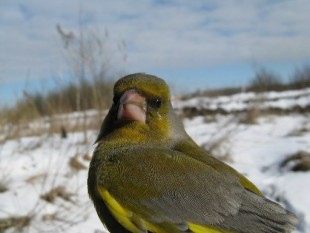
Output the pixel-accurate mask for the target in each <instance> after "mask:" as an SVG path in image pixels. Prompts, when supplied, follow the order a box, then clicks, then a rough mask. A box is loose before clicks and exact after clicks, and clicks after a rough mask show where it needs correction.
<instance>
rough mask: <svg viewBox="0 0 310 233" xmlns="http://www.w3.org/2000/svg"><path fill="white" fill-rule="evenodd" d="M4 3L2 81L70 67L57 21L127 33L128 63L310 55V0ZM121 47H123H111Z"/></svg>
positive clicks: (138, 66)
mask: <svg viewBox="0 0 310 233" xmlns="http://www.w3.org/2000/svg"><path fill="white" fill-rule="evenodd" d="M166 2H167V3H159V2H158V1H151V0H148V1H144V0H143V1H142V0H138V1H124V0H119V1H107V0H105V1H99V0H90V1H87V2H86V1H83V2H82V1H81V2H80V3H77V1H73V0H68V1H63V0H55V1H49V2H46V1H41V0H28V1H26V2H25V1H21V0H20V1H4V4H3V5H2V7H1V8H0V50H1V53H0V62H1V67H0V80H1V79H12V78H16V79H18V78H24V77H25V75H26V70H31V71H32V72H31V73H32V76H33V77H34V78H36V77H37V78H39V77H48V76H49V75H50V72H51V71H53V72H56V73H57V72H58V71H60V70H62V69H64V67H65V61H64V59H63V57H62V56H61V54H60V49H61V48H60V45H59V43H58V42H59V38H58V35H57V33H56V30H55V25H56V24H57V23H59V24H61V25H62V26H63V28H65V29H67V30H73V31H75V32H76V31H77V28H78V20H79V12H81V13H82V18H84V19H86V20H85V24H87V25H88V26H90V27H93V28H95V29H96V30H97V29H98V30H99V31H104V30H105V28H107V29H108V30H109V32H110V35H111V40H114V41H116V42H119V41H121V40H122V39H124V40H125V41H126V44H127V47H128V66H129V67H130V68H129V69H134V70H141V71H142V70H145V69H161V68H184V67H197V66H200V67H201V66H208V65H211V64H221V63H236V62H248V61H251V60H258V61H270V60H275V61H277V60H280V61H281V60H303V59H309V54H310V45H309V44H310V43H309V41H310V24H309V22H310V14H309V11H310V2H309V1H307V0H295V1H289V0H281V1H267V0H253V1H244V0H230V1H215V0H213V1H211V0H208V1H202V0H193V1H175V0H174V1H166ZM111 46H115V47H116V45H111Z"/></svg>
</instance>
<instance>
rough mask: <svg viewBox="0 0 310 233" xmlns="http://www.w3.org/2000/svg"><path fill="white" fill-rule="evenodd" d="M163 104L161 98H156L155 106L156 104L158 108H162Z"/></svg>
mask: <svg viewBox="0 0 310 233" xmlns="http://www.w3.org/2000/svg"><path fill="white" fill-rule="evenodd" d="M161 105H162V101H161V99H160V98H158V99H156V100H155V106H156V108H160V107H161Z"/></svg>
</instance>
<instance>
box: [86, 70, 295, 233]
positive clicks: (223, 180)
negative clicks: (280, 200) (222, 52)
mask: <svg viewBox="0 0 310 233" xmlns="http://www.w3.org/2000/svg"><path fill="white" fill-rule="evenodd" d="M128 90H134V91H135V92H137V93H139V95H141V96H143V98H145V102H146V105H147V110H146V112H145V114H146V120H145V122H140V121H135V120H127V119H124V118H122V115H120V114H119V109H120V99H121V98H123V97H122V96H124V95H127V94H124V93H126V92H127V91H128ZM114 93H115V98H114V104H113V106H112V107H111V109H110V111H109V113H108V115H107V117H106V119H105V120H104V122H103V125H102V127H101V132H100V134H99V136H98V139H97V142H98V146H97V148H96V150H95V152H94V156H93V158H92V161H91V164H90V168H89V176H88V191H89V194H90V197H91V199H92V200H93V202H94V205H95V207H96V210H97V213H98V215H99V217H100V219H101V221H102V222H103V224H104V225H106V226H107V227H108V229H109V231H110V232H111V233H114V232H117V233H122V232H124V233H126V232H137V233H138V232H154V233H155V232H157V233H174V232H175V233H181V232H196V233H203V232H205V233H207V232H212V233H215V232H244V233H246V232H248V233H255V232H257V233H258V232H259V233H261V232H266V233H267V232H268V233H278V232H279V233H280V232H291V231H292V230H293V229H294V225H295V224H296V218H295V217H294V215H292V214H290V213H288V212H287V211H286V210H285V209H283V208H282V207H281V206H279V205H278V204H276V203H274V202H271V201H269V200H267V199H266V198H264V197H263V196H262V195H261V193H260V191H259V190H258V189H257V188H256V186H255V185H254V184H252V183H251V182H250V181H249V180H247V179H246V178H245V177H244V176H242V175H241V174H240V173H238V172H237V171H235V170H234V169H233V168H231V167H229V166H228V165H226V164H224V163H222V162H220V161H219V160H217V159H215V158H214V157H211V156H209V155H208V154H207V153H206V152H205V151H204V150H202V149H201V148H200V147H198V146H197V144H195V142H194V141H193V140H192V139H191V138H190V137H189V136H188V135H187V133H186V132H185V130H184V128H183V126H182V123H181V122H180V121H179V120H178V119H177V117H176V115H175V114H174V112H173V109H172V107H171V103H170V94H169V89H168V87H167V85H166V84H165V83H164V81H163V80H161V79H158V78H157V77H154V76H150V75H146V74H134V75H130V76H127V77H124V78H122V79H121V80H119V81H118V82H117V83H116V85H115V88H114ZM127 93H128V92H127ZM128 96H129V94H128ZM125 97H126V98H127V96H125ZM130 98H133V97H132V96H129V97H128V99H130ZM159 99H160V103H161V104H160V106H159V104H157V105H156V104H154V103H158V100H159ZM156 101H157V102H156ZM121 104H122V103H121ZM125 104H127V105H132V104H136V103H135V102H134V100H132V99H130V101H127V102H126V103H125ZM125 104H124V105H125ZM125 107H128V109H129V110H128V111H132V110H131V106H125ZM125 107H124V108H125ZM124 111H127V110H126V109H125V110H124ZM121 113H122V112H121Z"/></svg>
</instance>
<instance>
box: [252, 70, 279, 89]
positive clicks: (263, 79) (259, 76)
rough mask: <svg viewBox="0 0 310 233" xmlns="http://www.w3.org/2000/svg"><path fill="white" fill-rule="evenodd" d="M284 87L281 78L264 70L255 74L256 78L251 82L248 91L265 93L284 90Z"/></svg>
mask: <svg viewBox="0 0 310 233" xmlns="http://www.w3.org/2000/svg"><path fill="white" fill-rule="evenodd" d="M283 89H284V85H283V83H282V81H281V78H280V76H278V75H276V74H274V73H272V72H270V71H267V70H266V69H264V68H262V69H260V70H258V71H257V72H256V73H255V76H254V78H253V79H252V80H251V81H250V84H249V86H248V90H250V91H256V92H263V91H271V90H283Z"/></svg>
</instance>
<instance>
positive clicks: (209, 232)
mask: <svg viewBox="0 0 310 233" xmlns="http://www.w3.org/2000/svg"><path fill="white" fill-rule="evenodd" d="M188 228H189V229H190V230H191V231H193V232H194V233H233V231H227V230H223V229H219V228H216V227H212V226H203V225H198V224H194V223H188Z"/></svg>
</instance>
